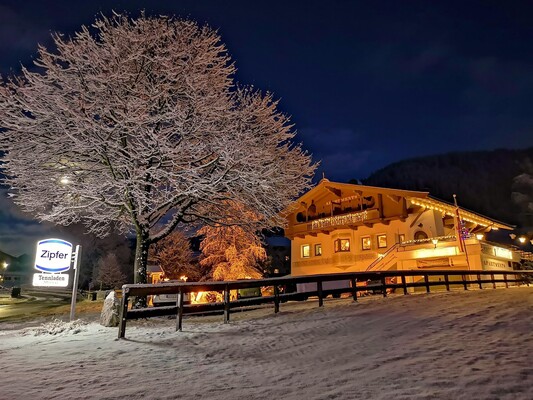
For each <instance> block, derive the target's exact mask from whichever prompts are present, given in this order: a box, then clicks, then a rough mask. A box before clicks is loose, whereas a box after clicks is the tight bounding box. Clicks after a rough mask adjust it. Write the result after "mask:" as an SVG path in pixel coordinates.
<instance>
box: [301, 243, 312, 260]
mask: <svg viewBox="0 0 533 400" xmlns="http://www.w3.org/2000/svg"><path fill="white" fill-rule="evenodd" d="M309 256H311V246H310V245H308V244H303V245H302V258H307V257H309Z"/></svg>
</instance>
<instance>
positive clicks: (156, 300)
mask: <svg viewBox="0 0 533 400" xmlns="http://www.w3.org/2000/svg"><path fill="white" fill-rule="evenodd" d="M164 283H183V280H173V281H165V282H164ZM177 301H178V294H177V293H173V294H156V295H153V296H152V305H153V306H154V307H163V306H173V305H175V304H176V302H177ZM183 303H184V304H190V303H191V295H190V293H184V294H183Z"/></svg>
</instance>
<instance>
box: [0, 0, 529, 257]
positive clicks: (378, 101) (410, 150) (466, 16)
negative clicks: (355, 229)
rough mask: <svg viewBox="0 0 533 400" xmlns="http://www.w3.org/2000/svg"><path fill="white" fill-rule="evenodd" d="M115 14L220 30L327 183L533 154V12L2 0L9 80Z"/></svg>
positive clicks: (445, 4)
mask: <svg viewBox="0 0 533 400" xmlns="http://www.w3.org/2000/svg"><path fill="white" fill-rule="evenodd" d="M112 9H114V10H115V11H119V12H120V11H128V12H130V13H131V14H132V15H136V14H137V13H138V12H139V10H141V9H145V10H146V13H147V14H149V15H160V14H166V15H177V16H181V17H189V18H192V19H195V20H197V21H199V22H200V23H202V24H203V23H207V24H209V25H210V26H211V27H214V28H216V29H218V30H219V33H220V34H221V36H222V40H223V41H224V42H225V43H226V45H227V47H228V49H229V52H230V54H231V55H232V57H233V59H234V61H235V62H236V65H237V68H238V73H237V80H238V81H239V82H240V83H243V84H253V85H254V86H255V87H257V88H260V89H262V90H265V91H266V90H268V91H271V92H273V93H274V95H275V96H276V97H277V98H279V99H281V102H280V108H281V109H282V110H283V111H284V112H286V113H287V114H289V115H291V116H292V121H293V122H294V123H295V127H296V129H297V131H298V139H299V140H301V141H302V142H303V143H304V147H305V148H307V149H308V150H309V151H310V152H311V153H312V154H313V157H314V159H315V160H317V161H318V160H321V161H322V165H321V169H320V170H319V172H318V174H317V176H318V177H321V176H322V171H325V173H326V176H327V177H328V178H329V179H331V180H338V181H347V180H349V179H351V178H360V179H362V178H366V177H367V176H368V175H369V174H370V173H372V172H373V171H375V170H377V169H379V168H382V167H384V166H386V165H388V164H390V163H391V162H394V161H398V160H402V159H405V158H410V157H416V156H424V155H432V154H439V153H445V152H449V151H462V150H491V149H496V148H525V147H529V146H533V113H532V112H531V104H533V51H532V47H533V22H532V21H533V2H528V1H508V0H506V1H487V0H485V1H465V0H463V1H438V2H437V1H433V2H428V1H309V0H308V1H289V0H285V1H269V2H259V1H250V0H248V1H240V0H239V1H214V0H213V1H200V0H191V1H179V0H175V1H154V0H152V1H135V0H128V1H103V0H102V1H73V0H70V1H53V0H50V1H37V0H17V1H11V0H9V1H6V0H0V74H2V75H3V76H6V75H8V74H16V73H17V72H18V71H19V70H20V64H21V63H22V64H23V65H26V66H29V65H31V62H32V57H33V56H34V55H35V51H36V47H37V44H38V43H41V44H43V45H45V46H47V45H49V44H50V42H51V40H50V32H52V31H58V32H62V33H65V34H72V32H74V31H75V30H77V29H79V27H80V26H81V25H82V24H90V23H91V22H92V21H94V19H95V17H96V15H97V14H98V13H100V12H103V13H105V14H107V15H109V14H110V12H111V10H112ZM2 202H4V203H5V199H2ZM13 213H16V211H13ZM8 218H10V217H9V215H8V214H7V213H5V212H4V215H2V219H3V220H4V221H3V222H2V225H5V221H7V219H8ZM1 230H2V227H0V231H1ZM3 236H4V235H2V234H0V239H1V238H2V237H3ZM0 250H4V249H1V248H0ZM6 250H9V249H6ZM4 251H5V250H4ZM19 252H20V251H19Z"/></svg>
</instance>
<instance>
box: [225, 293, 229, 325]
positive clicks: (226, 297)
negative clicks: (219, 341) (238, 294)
mask: <svg viewBox="0 0 533 400" xmlns="http://www.w3.org/2000/svg"><path fill="white" fill-rule="evenodd" d="M224 323H225V324H227V323H229V285H226V286H225V288H224Z"/></svg>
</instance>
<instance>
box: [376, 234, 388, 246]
mask: <svg viewBox="0 0 533 400" xmlns="http://www.w3.org/2000/svg"><path fill="white" fill-rule="evenodd" d="M383 238H385V241H384V243H382V242H380V241H381V239H383ZM376 241H377V244H378V249H386V248H387V234H386V233H380V234H378V235H376ZM382 244H383V245H382Z"/></svg>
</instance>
